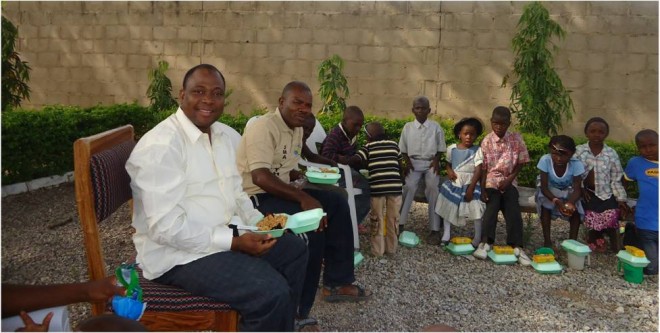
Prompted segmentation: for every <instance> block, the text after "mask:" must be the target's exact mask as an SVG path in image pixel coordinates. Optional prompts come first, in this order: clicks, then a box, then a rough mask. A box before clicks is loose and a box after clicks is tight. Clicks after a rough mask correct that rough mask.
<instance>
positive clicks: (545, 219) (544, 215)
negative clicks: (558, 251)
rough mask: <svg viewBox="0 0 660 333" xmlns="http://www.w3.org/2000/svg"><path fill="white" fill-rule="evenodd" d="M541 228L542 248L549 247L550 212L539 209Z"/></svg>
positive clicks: (550, 241)
mask: <svg viewBox="0 0 660 333" xmlns="http://www.w3.org/2000/svg"><path fill="white" fill-rule="evenodd" d="M541 227H542V228H543V246H545V247H551V246H552V239H551V238H550V210H549V209H546V208H541Z"/></svg>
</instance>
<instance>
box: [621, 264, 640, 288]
mask: <svg viewBox="0 0 660 333" xmlns="http://www.w3.org/2000/svg"><path fill="white" fill-rule="evenodd" d="M621 268H623V279H624V280H626V281H628V282H631V283H637V284H640V283H642V281H644V267H635V266H631V265H629V264H627V263H625V262H622V261H619V269H618V270H619V271H621Z"/></svg>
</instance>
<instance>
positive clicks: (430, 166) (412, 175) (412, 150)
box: [399, 96, 447, 245]
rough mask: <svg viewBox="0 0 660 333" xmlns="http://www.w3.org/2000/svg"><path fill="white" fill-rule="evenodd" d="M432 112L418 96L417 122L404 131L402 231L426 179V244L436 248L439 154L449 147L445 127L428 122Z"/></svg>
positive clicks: (400, 229)
mask: <svg viewBox="0 0 660 333" xmlns="http://www.w3.org/2000/svg"><path fill="white" fill-rule="evenodd" d="M430 112H431V107H430V104H429V100H428V99H427V98H426V97H424V96H419V97H416V98H415V99H414V100H413V107H412V113H413V114H414V115H415V120H414V121H411V122H409V123H406V124H405V125H404V126H403V130H402V131H401V139H400V140H399V149H401V154H402V155H403V158H404V160H405V162H406V163H405V166H404V170H403V172H404V174H405V176H406V180H405V184H404V186H403V204H402V205H401V218H400V219H399V232H402V231H403V228H404V225H405V224H406V221H407V220H408V214H409V213H410V206H411V205H412V202H413V199H414V198H415V192H416V191H417V185H418V183H419V179H420V178H421V177H424V182H425V185H426V189H425V191H424V194H425V195H426V200H427V201H428V203H429V209H428V212H429V226H430V228H431V234H430V235H429V237H427V241H428V242H429V243H430V244H434V245H437V244H439V243H440V216H439V215H438V214H436V213H435V203H436V201H437V199H438V194H439V188H438V184H439V182H440V176H439V174H440V166H439V160H440V153H444V152H446V151H447V146H446V144H445V132H444V131H443V130H442V127H440V125H439V124H438V123H437V122H435V121H433V120H428V116H429V113H430Z"/></svg>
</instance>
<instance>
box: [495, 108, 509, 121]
mask: <svg viewBox="0 0 660 333" xmlns="http://www.w3.org/2000/svg"><path fill="white" fill-rule="evenodd" d="M491 117H492V118H495V117H497V118H500V119H503V120H509V121H510V120H511V110H509V108H507V107H506V106H496V107H495V109H493V115H492V116H491Z"/></svg>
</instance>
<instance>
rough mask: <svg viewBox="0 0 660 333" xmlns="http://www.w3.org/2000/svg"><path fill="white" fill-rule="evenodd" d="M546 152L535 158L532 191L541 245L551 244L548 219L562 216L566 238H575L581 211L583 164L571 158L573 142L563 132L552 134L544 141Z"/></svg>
mask: <svg viewBox="0 0 660 333" xmlns="http://www.w3.org/2000/svg"><path fill="white" fill-rule="evenodd" d="M548 148H550V154H545V155H543V156H541V158H540V159H539V163H538V165H537V166H536V167H537V168H538V169H539V176H538V178H537V186H538V187H537V190H536V211H537V212H538V214H539V216H541V226H542V227H543V246H545V247H551V246H552V240H551V239H550V220H551V218H562V219H564V220H569V221H570V231H569V234H568V235H569V236H568V237H569V238H570V239H577V236H578V231H579V230H580V222H581V220H582V219H583V218H584V210H583V209H582V203H581V202H580V197H581V193H580V187H581V182H582V175H583V174H584V173H585V168H584V164H582V162H581V161H580V160H579V159H577V158H576V157H573V155H574V154H575V141H573V138H571V137H570V136H566V135H555V136H553V137H552V138H550V143H549V144H548Z"/></svg>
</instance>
